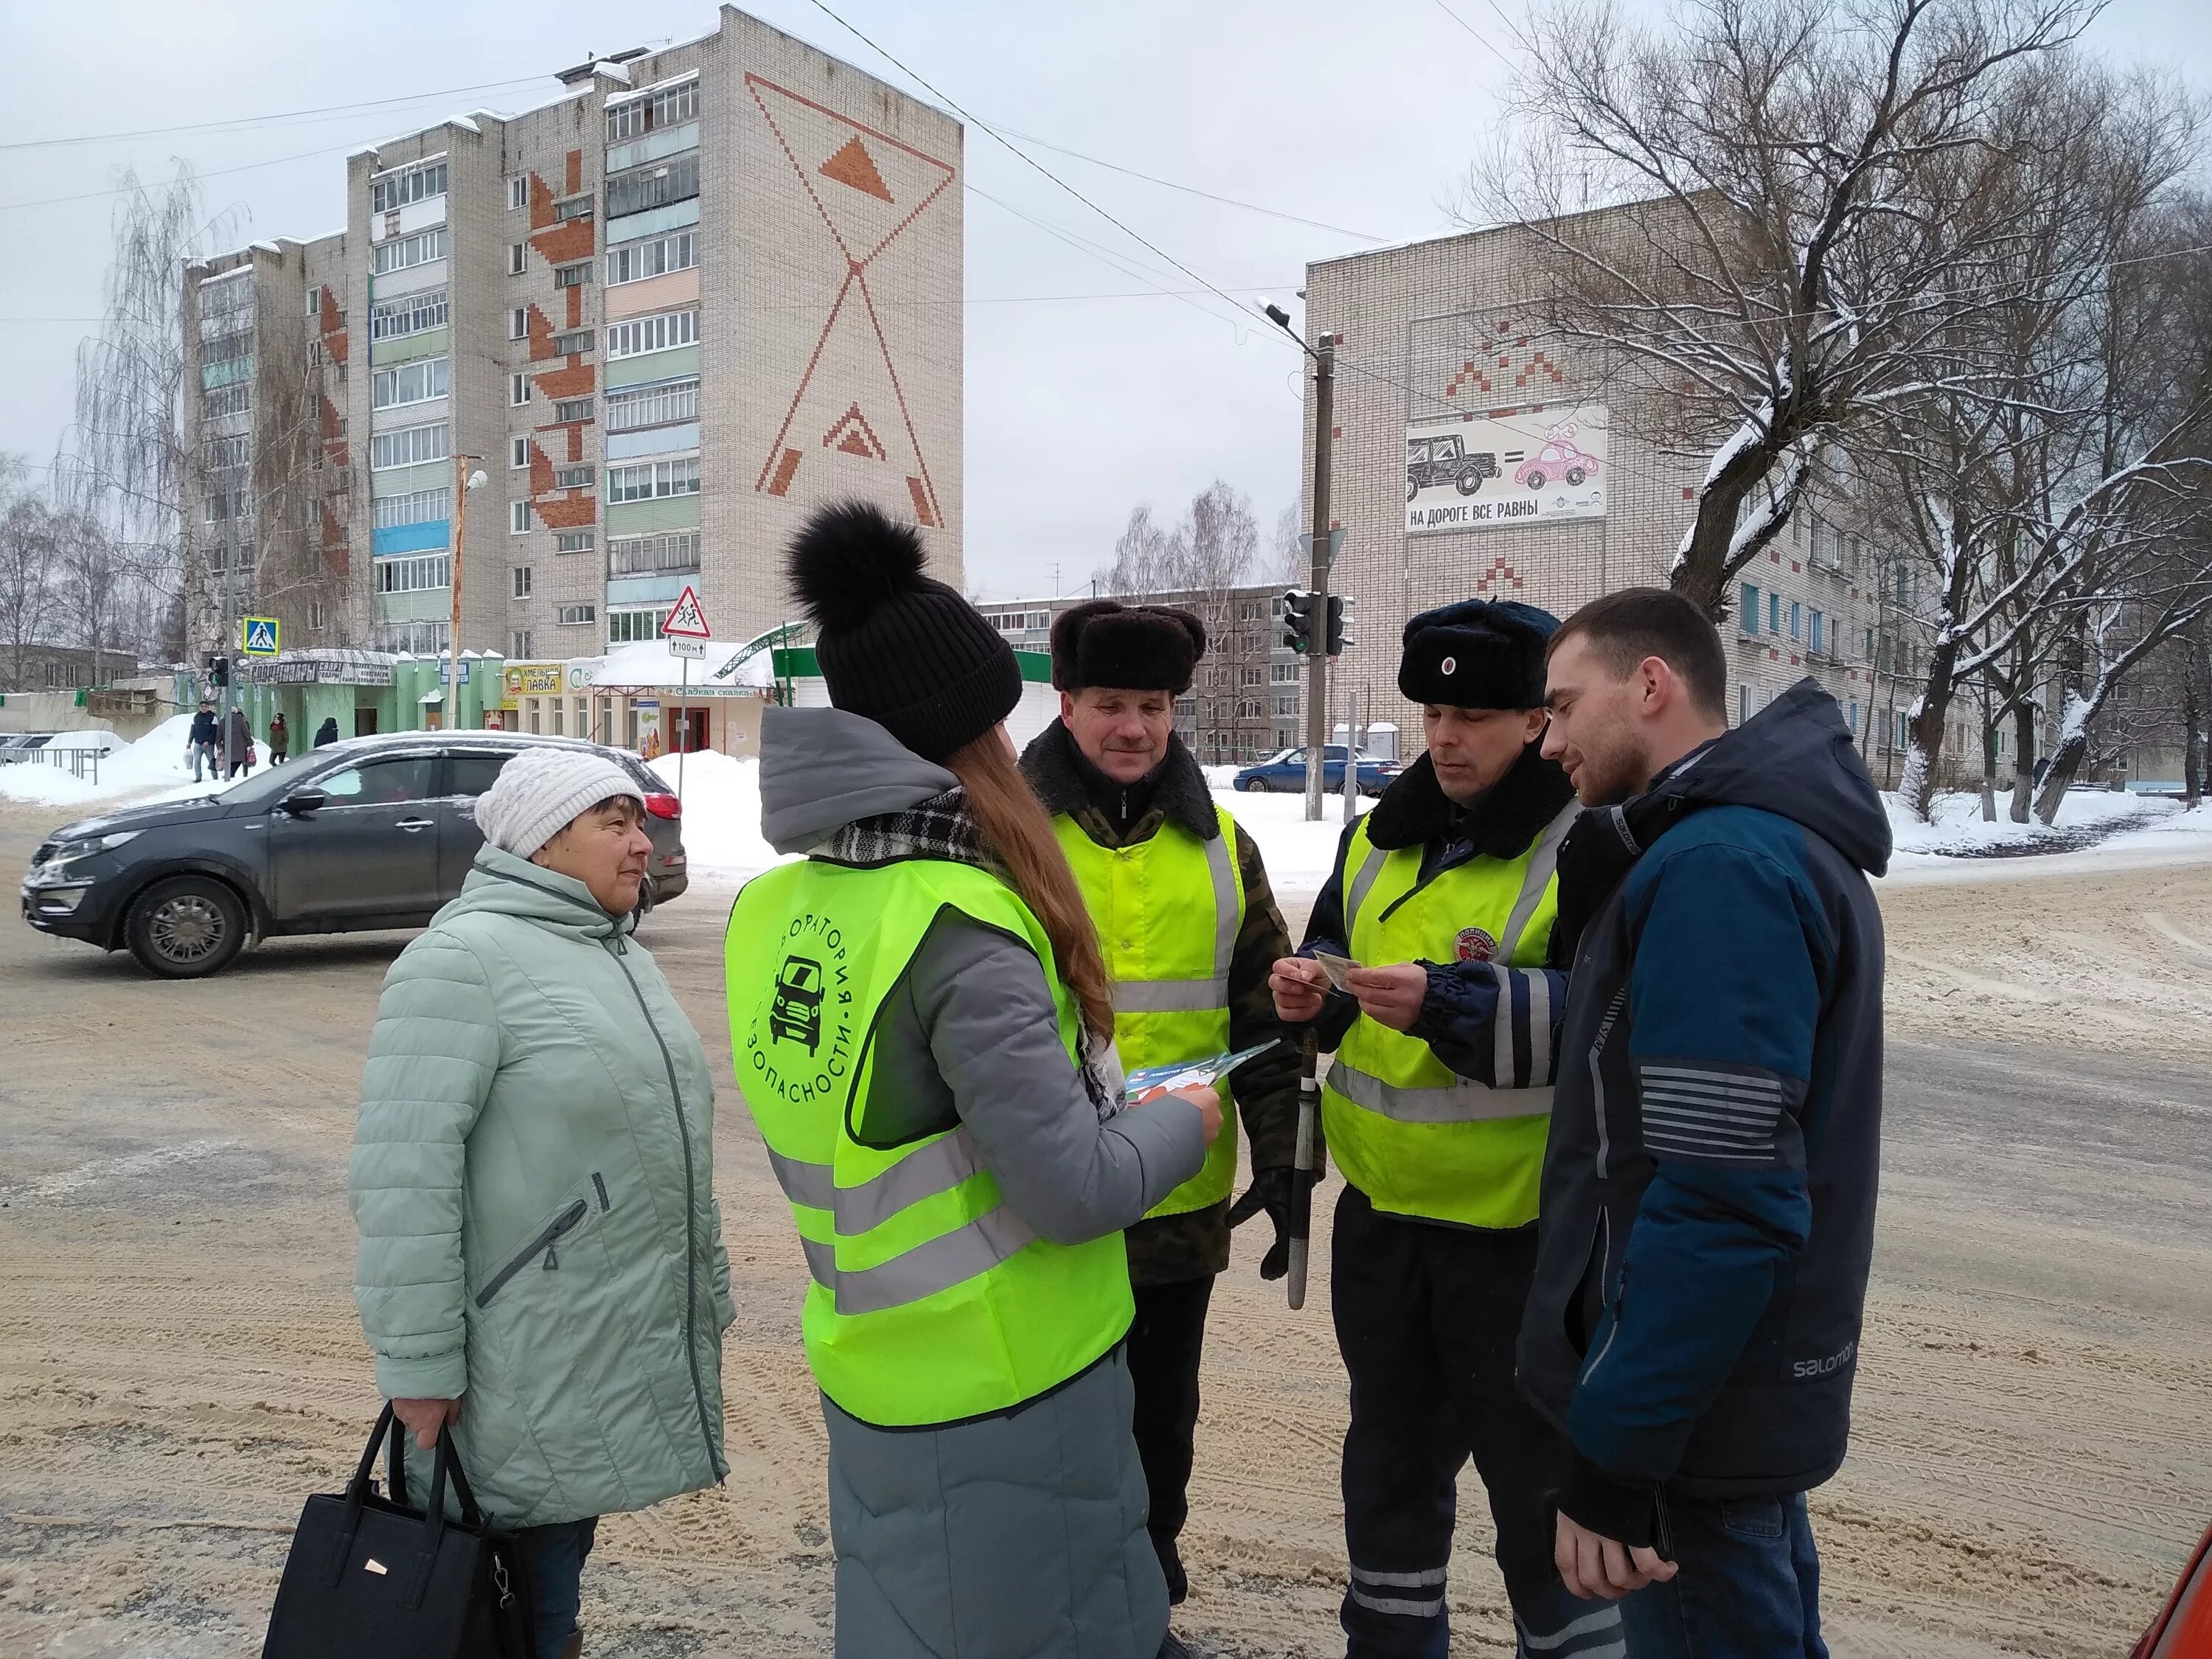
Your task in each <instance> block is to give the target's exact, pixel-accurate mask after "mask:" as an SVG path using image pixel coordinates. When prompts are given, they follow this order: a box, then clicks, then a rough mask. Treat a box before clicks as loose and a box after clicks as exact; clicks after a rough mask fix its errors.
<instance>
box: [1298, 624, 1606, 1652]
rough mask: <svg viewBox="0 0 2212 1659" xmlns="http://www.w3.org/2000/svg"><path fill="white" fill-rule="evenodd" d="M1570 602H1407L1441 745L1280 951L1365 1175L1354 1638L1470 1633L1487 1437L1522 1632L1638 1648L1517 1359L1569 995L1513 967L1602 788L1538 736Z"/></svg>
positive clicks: (1344, 1267)
mask: <svg viewBox="0 0 2212 1659" xmlns="http://www.w3.org/2000/svg"><path fill="white" fill-rule="evenodd" d="M1558 627H1559V622H1558V620H1557V618H1555V617H1553V616H1552V615H1550V613H1548V612H1547V611H1539V610H1537V609H1536V608H1535V607H1534V606H1533V605H1521V604H1517V603H1515V602H1511V601H1501V602H1491V601H1486V600H1479V599H1477V600H1468V601H1466V602H1464V603H1462V604H1459V605H1445V606H1443V607H1441V608H1440V609H1437V610H1434V611H1425V612H1423V613H1422V614H1421V615H1419V616H1418V617H1414V618H1413V620H1412V621H1411V622H1409V623H1407V624H1406V632H1405V640H1404V653H1403V655H1402V657H1401V660H1400V663H1399V667H1398V689H1399V690H1401V691H1402V692H1403V693H1404V694H1405V695H1406V696H1407V697H1409V698H1411V699H1412V700H1413V702H1417V703H1419V704H1420V705H1421V725H1422V730H1423V732H1424V733H1425V737H1426V739H1427V745H1428V748H1427V753H1425V755H1423V756H1422V757H1421V758H1420V759H1419V760H1418V761H1416V762H1415V763H1413V765H1411V766H1409V767H1408V768H1407V769H1406V770H1405V772H1404V773H1403V774H1401V775H1400V776H1399V777H1398V778H1397V779H1396V781H1394V782H1393V783H1392V784H1391V785H1390V787H1389V789H1388V790H1386V791H1385V792H1384V793H1383V798H1382V799H1380V800H1379V801H1377V802H1376V805H1375V808H1374V810H1373V811H1371V812H1370V813H1368V814H1367V816H1366V817H1363V818H1361V819H1360V820H1359V821H1358V823H1356V824H1355V825H1353V826H1352V828H1351V829H1348V830H1346V832H1345V836H1344V841H1343V843H1342V845H1341V846H1340V848H1339V849H1338V853H1337V860H1336V868H1335V871H1334V873H1333V874H1332V875H1331V876H1330V878H1329V880H1328V885H1327V886H1326V887H1324V888H1323V889H1322V892H1321V896H1320V897H1319V899H1318V900H1317V901H1316V903H1315V905H1314V908H1313V916H1312V920H1311V922H1310V925H1309V926H1308V927H1307V929H1306V939H1305V944H1304V947H1303V948H1302V949H1301V951H1300V952H1299V954H1298V955H1297V956H1296V957H1289V958H1286V959H1285V960H1284V961H1282V962H1279V963H1276V965H1275V972H1274V978H1273V987H1274V993H1275V1005H1276V1007H1277V1010H1278V1011H1279V1012H1280V1014H1281V1015H1282V1017H1283V1018H1285V1020H1290V1021H1299V1022H1303V1021H1308V1020H1314V1021H1318V1022H1319V1037H1320V1042H1321V1046H1322V1048H1323V1049H1325V1050H1326V1049H1329V1048H1334V1049H1335V1051H1336V1061H1335V1064H1334V1066H1333V1067H1332V1068H1331V1070H1330V1072H1329V1076H1328V1085H1327V1087H1326V1089H1325V1090H1324V1091H1323V1093H1322V1129H1323V1133H1324V1135H1325V1137H1326V1139H1327V1141H1328V1150H1329V1152H1330V1155H1331V1156H1332V1157H1334V1158H1335V1160H1336V1165H1337V1168H1338V1169H1339V1170H1340V1171H1341V1172H1342V1174H1343V1176H1344V1178H1345V1182H1346V1190H1345V1192H1344V1194H1343V1196H1342V1197H1341V1198H1340V1199H1339V1200H1337V1206H1336V1222H1335V1236H1334V1241H1333V1243H1332V1249H1331V1255H1330V1268H1329V1273H1330V1283H1329V1289H1330V1298H1331V1303H1332V1312H1333V1315H1334V1320H1335V1324H1336V1339H1337V1346H1338V1347H1339V1348H1340V1350H1341V1351H1342V1352H1343V1355H1344V1364H1345V1369H1346V1370H1347V1371H1348V1372H1349V1373H1350V1374H1351V1379H1352V1421H1351V1425H1350V1427H1349V1428H1348V1429H1347V1430H1346V1433H1345V1437H1344V1531H1345V1543H1346V1552H1347V1553H1348V1554H1349V1555H1350V1557H1351V1570H1352V1576H1351V1583H1350V1584H1349V1586H1348V1588H1347V1589H1346V1595H1345V1598H1344V1605H1343V1609H1342V1614H1341V1616H1342V1619H1343V1623H1344V1628H1345V1632H1346V1635H1347V1636H1348V1637H1349V1638H1350V1644H1349V1651H1350V1653H1351V1655H1352V1656H1353V1659H1370V1656H1374V1659H1380V1656H1386V1655H1387V1656H1392V1659H1396V1656H1407V1659H1413V1656H1421V1659H1430V1656H1439V1655H1442V1654H1443V1653H1444V1652H1445V1651H1446V1650H1447V1648H1448V1646H1449V1640H1450V1633H1449V1625H1448V1622H1447V1616H1446V1613H1445V1607H1446V1596H1445V1577H1446V1569H1447V1566H1448V1565H1449V1562H1450V1559H1451V1542H1452V1522H1453V1499H1454V1486H1455V1481H1456V1480H1457V1478H1458V1475H1459V1472H1460V1470H1461V1468H1462V1467H1463V1466H1464V1465H1465V1464H1466V1462H1467V1460H1468V1457H1469V1455H1472V1456H1473V1457H1474V1464H1475V1468H1476V1469H1477V1471H1478V1472H1479V1473H1480V1474H1481V1476H1482V1483H1483V1486H1484V1487H1485V1488H1486V1490H1487V1492H1488V1493H1489V1497H1490V1511H1491V1516H1492V1519H1493V1520H1494V1521H1495V1522H1496V1523H1497V1533H1498V1567H1499V1569H1500V1571H1502V1572H1503V1573H1504V1578H1505V1589H1506V1595H1507V1596H1508V1597H1509V1598H1510V1601H1511V1602H1512V1604H1513V1613H1514V1621H1515V1624H1516V1630H1517V1635H1518V1638H1519V1648H1518V1650H1519V1651H1520V1652H1522V1653H1524V1654H1525V1653H1534V1654H1541V1655H1542V1656H1543V1659H1576V1656H1579V1655H1585V1654H1595V1653H1609V1654H1618V1653H1619V1652H1620V1639H1621V1637H1620V1610H1619V1609H1618V1608H1617V1607H1612V1606H1610V1605H1608V1604H1607V1603H1603V1602H1599V1601H1580V1600H1577V1598H1576V1597H1574V1596H1572V1595H1570V1594H1568V1592H1567V1589H1566V1587H1565V1584H1564V1583H1562V1581H1561V1579H1560V1577H1559V1570H1558V1568H1557V1567H1556V1566H1555V1565H1553V1559H1552V1556H1553V1534H1552V1522H1551V1517H1550V1516H1549V1514H1548V1513H1547V1508H1548V1499H1549V1494H1550V1493H1551V1492H1553V1491H1554V1490H1555V1489H1556V1488H1557V1487H1558V1486H1559V1480H1560V1479H1561V1478H1562V1476H1563V1475H1564V1474H1565V1471H1566V1468H1567V1455H1566V1449H1565V1445H1564V1443H1562V1442H1561V1440H1560V1438H1559V1436H1558V1435H1557V1434H1556V1433H1555V1432H1554V1431H1553V1430H1552V1429H1551V1428H1550V1427H1548V1426H1547V1425H1546V1423H1545V1422H1544V1420H1543V1419H1541V1418H1540V1417H1539V1416H1537V1414H1536V1413H1535V1412H1534V1409H1533V1408H1532V1407H1530V1406H1529V1405H1528V1402H1527V1401H1524V1400H1522V1398H1521V1396H1520V1395H1519V1394H1518V1393H1517V1392H1516V1389H1515V1386H1514V1377H1513V1353H1514V1342H1515V1338H1516V1334H1517V1333H1518V1331H1519V1328H1520V1324H1521V1310H1522V1304H1523V1303H1524V1302H1525V1301H1526V1300H1527V1298H1528V1288H1529V1285H1530V1283H1531V1281H1532V1279H1533V1276H1534V1269H1535V1263H1536V1195H1537V1188H1538V1185H1539V1182H1540V1180H1541V1175H1542V1170H1543V1163H1544V1143H1545V1137H1546V1133H1547V1129H1548V1127H1549V1125H1550V1112H1551V1101H1552V1090H1551V1083H1552V1042H1551V1034H1552V1029H1553V1024H1554V1022H1555V1020H1556V1018H1557V1017H1558V1012H1559V1011H1558V1009H1557V1008H1555V1007H1553V1006H1550V1005H1551V1004H1552V1003H1553V1001H1554V1000H1556V999H1554V998H1553V995H1552V994H1551V992H1552V988H1553V984H1554V983H1555V981H1553V979H1552V978H1550V977H1547V975H1544V974H1543V973H1541V972H1535V973H1527V974H1521V973H1509V972H1507V971H1505V970H1506V969H1542V968H1543V966H1544V963H1545V948H1546V945H1547V943H1548V941H1549V939H1550V938H1551V933H1552V923H1553V917H1554V916H1555V915H1557V914H1558V910H1559V879H1558V873H1557V872H1558V864H1559V843H1560V842H1561V841H1562V840H1563V839H1565V835H1566V832H1567V829H1568V827H1569V826H1570V825H1571V823H1573V821H1574V819H1575V817H1576V815H1577V805H1576V802H1575V798H1574V789H1573V787H1572V786H1571V784H1570V783H1569V782H1568V781H1567V778H1566V775H1565V773H1563V772H1562V771H1561V770H1560V769H1559V767H1558V766H1557V765H1556V764H1554V763H1553V762H1550V761H1547V760H1546V759H1545V758H1544V757H1543V756H1542V754H1541V752H1540V744H1539V739H1541V738H1542V736H1543V733H1544V726H1545V716H1544V706H1543V705H1544V651H1545V647H1546V645H1547V642H1548V641H1550V639H1551V636H1552V634H1553V631H1554V630H1555V629H1557V628H1558ZM1317 954H1327V955H1328V956H1331V957H1340V958H1350V959H1351V963H1345V962H1338V963H1333V964H1330V965H1331V966H1333V967H1334V969H1335V970H1336V973H1337V974H1338V975H1340V976H1341V977H1342V979H1343V981H1344V985H1345V988H1344V989H1342V990H1335V989H1333V988H1332V981H1331V978H1330V975H1329V971H1328V969H1327V968H1325V967H1324V965H1323V964H1322V963H1321V962H1319V961H1316V960H1315V957H1316V955H1317ZM1352 963H1356V964H1358V965H1356V966H1355V965H1352Z"/></svg>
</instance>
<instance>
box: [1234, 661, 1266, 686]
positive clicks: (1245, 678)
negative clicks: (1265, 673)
mask: <svg viewBox="0 0 2212 1659" xmlns="http://www.w3.org/2000/svg"><path fill="white" fill-rule="evenodd" d="M1237 684H1239V685H1258V684H1261V673H1260V668H1259V665H1257V664H1256V663H1246V664H1245V665H1244V666H1243V667H1242V668H1240V669H1238V670H1237Z"/></svg>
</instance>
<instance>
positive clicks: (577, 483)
mask: <svg viewBox="0 0 2212 1659" xmlns="http://www.w3.org/2000/svg"><path fill="white" fill-rule="evenodd" d="M591 487H592V469H591V468H590V467H588V466H556V467H555V468H554V469H553V488H554V489H590V488H591Z"/></svg>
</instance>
